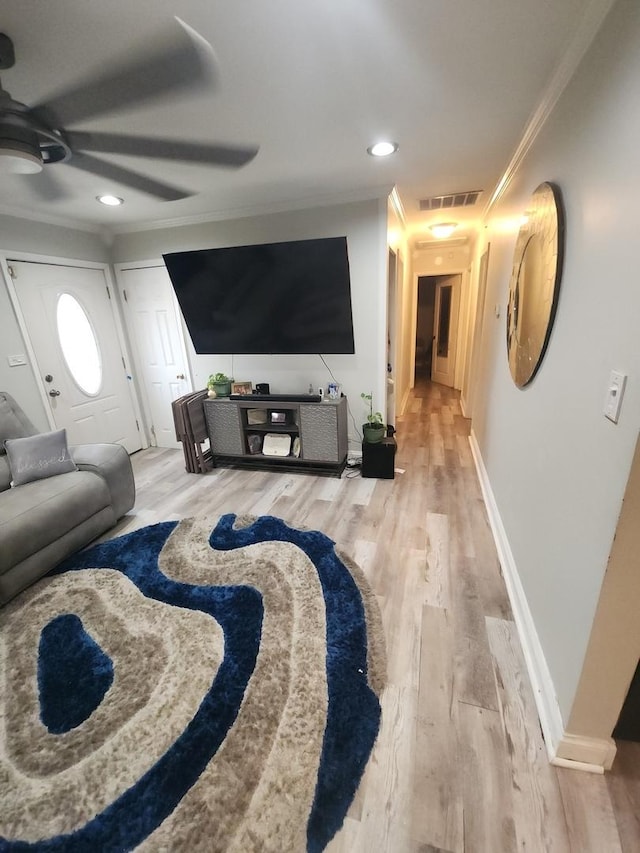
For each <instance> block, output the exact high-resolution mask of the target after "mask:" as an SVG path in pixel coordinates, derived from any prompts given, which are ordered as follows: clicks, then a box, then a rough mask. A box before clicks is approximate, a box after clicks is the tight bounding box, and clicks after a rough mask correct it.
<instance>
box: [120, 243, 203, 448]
mask: <svg viewBox="0 0 640 853" xmlns="http://www.w3.org/2000/svg"><path fill="white" fill-rule="evenodd" d="M154 267H164V268H165V270H166V264H165V262H164V261H163V260H162V258H159V259H158V258H156V259H148V260H144V261H129V262H128V263H127V262H124V263H117V264H114V265H113V270H114V273H115V277H116V282H117V289H118V299H119V300H120V302H119V304H120V309H121V311H122V316H123V323H124V328H125V329H126V333H127V335H130V334H131V330H130V329H129V326H128V324H127V312H126V311H125V309H124V303H123V295H122V293H123V291H124V290H126V287H125V285H124V282H123V280H122V278H123V277H122V273H123V272H124V271H125V270H139V269H153V268H154ZM167 275H168V273H167ZM172 295H173V306H174V310H175V315H176V325H177V327H178V338H179V340H180V352H181V354H182V358H183V361H184V366H185V373H186V382H187V385H188V386H189V388H190V389H191V390H192V391H193V372H192V369H191V360H190V359H189V352H188V350H187V342H186V339H185V334H184V323H183V319H182V311H181V310H180V305H179V303H178V299H177V297H176V295H175V292H174V293H173V294H172ZM135 353H136V349H135V347H134V348H133V349H132V358H131V361H130V364H132V365H133V366H134V368H135V372H134V384H135V386H136V388H137V393H138V395H139V398H140V402H141V405H142V419H141V424H142V427H143V429H142V432H143V434H144V436H145V438H147V436H148V437H149V439H148V441H149V446H155V445H154V443H153V441H152V438H153V436H152V434H151V424H152V423H153V418H152V415H151V406H150V405H149V401H148V399H147V395H146V393H145V391H144V385H143V383H142V381H141V380H142V379H143V378H144V374H143V370H142V365H140V364H139V362H138V359H137V358H136V357H135Z"/></svg>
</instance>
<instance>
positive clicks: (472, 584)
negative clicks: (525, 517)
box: [112, 383, 640, 853]
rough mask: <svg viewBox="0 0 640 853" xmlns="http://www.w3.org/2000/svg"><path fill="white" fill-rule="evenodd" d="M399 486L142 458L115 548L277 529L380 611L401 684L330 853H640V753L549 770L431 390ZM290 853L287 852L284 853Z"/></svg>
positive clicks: (387, 705)
mask: <svg viewBox="0 0 640 853" xmlns="http://www.w3.org/2000/svg"><path fill="white" fill-rule="evenodd" d="M397 430H398V432H397V440H398V454H397V457H396V467H397V469H400V470H401V473H400V472H398V473H396V477H395V479H394V480H369V479H362V478H360V477H359V476H355V477H354V476H347V473H349V472H346V473H345V474H344V475H343V477H342V478H340V479H338V478H326V477H316V476H312V475H308V474H278V473H269V472H262V471H247V470H232V469H225V468H219V469H216V470H215V471H212V472H210V473H209V474H206V475H196V474H187V473H185V471H184V464H183V459H182V453H181V452H180V451H174V450H161V449H149V450H146V451H142V452H140V453H137V454H135V455H134V456H133V457H132V459H133V464H134V469H135V475H136V483H137V503H136V507H135V510H134V513H133V514H132V515H130V516H129V517H127V518H126V519H125V520H123V521H122V522H121V523H120V524H119V525H118V528H117V529H115V530H114V531H112V535H114V534H119V533H124V532H128V531H130V530H133V529H135V528H136V527H140V526H142V525H145V524H150V523H154V522H156V521H163V520H168V519H177V518H182V517H186V516H189V515H195V514H206V515H208V516H211V517H212V518H215V517H217V516H218V515H220V514H222V513H225V512H235V513H252V514H255V515H260V514H265V513H269V514H273V515H278V516H280V517H281V518H284V519H285V520H286V521H287V522H288V523H290V524H292V525H294V526H300V525H305V526H307V527H314V528H318V529H321V530H323V531H324V532H325V533H327V534H328V535H329V536H331V537H332V538H333V539H334V540H335V541H336V542H337V543H338V544H339V545H340V546H341V547H343V548H344V549H345V550H346V551H347V552H348V553H350V554H351V555H352V556H353V557H354V558H355V559H356V560H357V561H358V562H359V563H360V565H361V566H362V568H363V569H364V570H365V572H366V574H367V576H368V578H369V580H370V582H371V584H372V586H373V588H374V590H375V592H376V594H377V596H378V600H379V602H380V606H381V610H382V615H383V620H384V627H385V631H386V638H387V648H388V658H389V661H388V672H389V683H388V687H387V688H386V690H385V692H384V694H383V696H382V706H383V717H382V726H381V731H380V735H379V738H378V741H377V744H376V746H375V748H374V752H373V754H372V757H371V760H370V762H369V765H368V767H367V769H366V771H365V775H364V778H363V781H362V784H361V786H360V789H359V791H358V793H357V795H356V798H355V800H354V802H353V804H352V807H351V809H350V812H349V815H348V817H347V819H346V821H345V825H344V827H343V829H342V830H341V832H340V833H339V834H338V835H337V836H336V838H335V839H334V840H333V842H332V843H331V844H330V846H329V848H328V850H329V851H330V853H365V851H366V853H370V851H375V853H405V851H406V853H463V851H464V853H502V851H504V852H505V853H507V851H508V853H511V851H531V853H538V851H540V852H541V851H554V853H564V851H570V852H571V853H619V851H622V853H632V852H633V853H637V851H639V850H640V822H639V817H638V815H639V814H640V745H638V744H624V745H621V749H620V752H619V755H618V758H617V760H616V764H615V766H614V770H613V772H612V773H610V774H607V775H605V776H596V775H592V774H585V773H579V772H576V771H573V770H558V769H556V768H553V767H551V766H550V765H549V763H548V761H547V757H546V750H545V747H544V744H543V741H542V735H541V731H540V726H539V723H538V719H537V716H536V711H535V705H534V700H533V694H532V691H531V687H530V684H529V682H528V679H527V675H526V669H525V664H524V660H523V656H522V651H521V648H520V644H519V642H518V637H517V633H516V629H515V625H514V622H513V620H512V614H511V609H510V606H509V601H508V598H507V595H506V591H505V586H504V582H503V579H502V575H501V570H500V565H499V563H498V558H497V555H496V551H495V548H494V544H493V539H492V536H491V532H490V529H489V525H488V522H487V516H486V513H485V508H484V504H483V501H482V497H481V494H480V489H479V486H478V482H477V479H476V474H475V470H474V467H473V463H472V458H471V454H470V450H469V444H468V434H469V421H467V420H466V419H465V418H463V417H462V415H461V412H460V405H459V395H458V393H457V392H455V391H452V390H450V389H448V388H444V387H442V386H438V385H432V384H430V383H424V384H422V385H421V386H420V387H417V388H416V389H415V391H414V393H413V395H412V398H411V400H410V404H409V406H408V411H407V414H406V415H404V416H403V417H400V418H398V423H397ZM283 853H286V851H283Z"/></svg>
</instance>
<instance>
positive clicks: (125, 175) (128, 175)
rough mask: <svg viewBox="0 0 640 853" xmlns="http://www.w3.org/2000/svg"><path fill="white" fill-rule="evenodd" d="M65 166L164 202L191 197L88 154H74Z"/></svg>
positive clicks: (187, 192) (186, 193)
mask: <svg viewBox="0 0 640 853" xmlns="http://www.w3.org/2000/svg"><path fill="white" fill-rule="evenodd" d="M65 165H67V166H73V167H74V168H75V169H81V170H82V171H83V172H90V173H91V174H92V175H99V176H100V177H101V178H106V179H107V180H109V181H115V182H116V183H118V184H123V185H124V186H126V187H131V188H132V189H134V190H140V192H143V193H147V194H148V195H152V196H156V197H157V198H161V199H163V200H164V201H177V200H178V199H181V198H188V197H189V196H191V195H193V193H192V192H189V190H180V189H178V188H177V187H172V186H170V185H169V184H163V183H161V182H160V181H155V180H153V178H147V177H146V176H145V175H141V174H139V173H138V172H132V171H131V170H130V169H123V168H122V167H121V166H116V165H115V164H114V163H107V162H106V161H104V160H100V159H99V158H98V157H92V156H91V155H90V154H80V153H74V154H73V155H72V157H71V159H70V160H67V162H66V164H65Z"/></svg>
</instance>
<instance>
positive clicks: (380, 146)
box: [367, 142, 398, 157]
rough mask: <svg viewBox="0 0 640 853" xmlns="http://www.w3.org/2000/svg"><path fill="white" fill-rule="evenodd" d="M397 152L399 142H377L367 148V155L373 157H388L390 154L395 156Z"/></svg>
mask: <svg viewBox="0 0 640 853" xmlns="http://www.w3.org/2000/svg"><path fill="white" fill-rule="evenodd" d="M397 150H398V143H397V142H376V144H375V145H370V146H369V147H368V148H367V154H371V156H372V157H388V156H389V154H395V152H396V151H397Z"/></svg>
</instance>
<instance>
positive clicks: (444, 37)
mask: <svg viewBox="0 0 640 853" xmlns="http://www.w3.org/2000/svg"><path fill="white" fill-rule="evenodd" d="M593 5H594V2H593V0H517V1H516V0H446V2H445V1H444V0H316V2H311V0H236V2H224V3H223V2H215V0H173V2H169V0H55V2H43V0H2V4H1V9H0V31H3V32H5V33H7V34H8V35H9V36H10V37H11V38H12V39H13V42H14V45H15V51H16V64H15V66H14V67H13V68H11V69H9V70H7V71H4V72H0V74H1V77H2V83H3V86H4V88H5V89H7V90H8V91H9V92H10V93H11V95H12V96H13V97H14V98H16V99H17V100H19V101H22V102H24V103H26V104H31V103H35V102H36V101H38V100H41V99H44V98H46V97H48V96H49V95H50V94H52V93H53V92H55V91H57V90H59V89H61V88H65V87H66V86H68V85H74V84H76V83H77V82H78V81H79V80H81V79H82V78H83V76H84V75H85V73H86V72H87V71H88V70H89V69H95V68H96V67H97V68H107V67H108V66H109V65H110V64H112V63H113V62H114V61H115V60H116V59H117V57H119V56H121V55H122V54H127V53H130V52H132V51H135V50H136V47H137V46H138V45H140V44H144V43H145V39H147V40H148V39H149V38H150V37H151V36H152V34H153V33H154V32H155V31H156V30H157V29H158V28H160V27H162V26H164V25H166V24H167V22H169V21H171V19H172V16H174V15H178V16H179V17H181V18H182V19H183V20H185V21H186V22H187V23H188V24H190V25H191V26H192V27H193V28H194V29H196V30H197V31H198V32H199V33H200V34H201V35H203V36H204V37H205V38H206V39H207V41H209V42H210V43H211V45H212V46H213V48H214V51H215V54H216V56H217V61H218V83H217V86H216V88H215V90H214V91H212V92H206V93H204V94H199V95H190V96H187V97H184V96H178V95H176V96H172V97H171V98H168V99H166V100H163V101H162V102H160V103H156V104H154V105H145V106H144V107H142V108H139V109H134V110H128V111H126V112H124V111H123V112H120V113H117V114H115V113H114V114H110V115H109V116H105V117H103V118H100V119H92V120H91V121H90V122H86V123H85V124H84V125H82V127H83V128H87V129H88V128H93V129H101V130H109V131H112V132H118V131H119V132H124V133H139V134H148V135H162V136H172V137H176V138H183V139H189V140H195V141H219V142H227V143H257V144H259V145H260V151H259V153H258V155H257V157H256V158H255V160H253V161H252V162H251V163H250V164H248V165H247V166H245V167H244V168H242V169H240V170H238V171H234V170H226V169H215V168H210V167H207V168H203V167H201V166H195V165H184V164H181V163H167V162H166V161H158V160H149V159H144V158H132V157H127V158H124V157H117V158H116V157H112V158H111V159H112V160H113V161H114V162H118V163H120V164H122V165H126V166H127V167H129V168H133V169H136V170H138V171H140V172H143V173H145V174H147V175H149V176H151V177H155V178H158V179H161V180H164V181H166V182H168V183H173V184H176V185H178V186H182V187H186V188H190V189H192V190H193V191H194V193H195V195H194V196H192V197H191V198H188V199H184V200H181V201H175V202H163V201H158V200H156V199H153V198H151V197H148V196H145V195H143V194H142V193H139V192H135V191H133V190H128V189H126V188H124V187H122V186H117V185H107V183H106V182H105V181H103V180H101V179H99V178H93V177H92V176H90V175H88V174H85V173H82V172H79V171H77V170H76V169H71V168H70V167H69V166H66V165H64V164H58V165H50V166H47V167H45V168H46V169H49V170H52V171H53V172H55V176H56V177H57V178H58V179H59V181H60V182H61V183H62V185H63V186H64V188H65V189H66V191H67V198H65V199H63V200H57V201H50V202H43V201H42V199H40V198H39V197H38V195H37V194H36V193H35V191H34V189H33V182H34V181H35V180H38V176H37V175H36V176H24V177H15V176H1V177H0V211H1V212H5V213H7V212H11V213H13V214H14V215H18V216H29V217H35V218H38V217H41V218H44V219H45V220H47V221H49V220H51V219H56V220H58V221H60V222H61V223H63V224H74V223H76V224H77V223H80V224H82V225H83V226H84V227H95V228H96V229H97V228H98V227H99V226H107V227H108V228H110V229H114V230H116V231H117V230H119V228H120V227H127V226H130V225H131V224H132V223H150V222H158V221H167V220H176V219H181V218H183V217H184V218H187V219H188V218H193V217H203V218H204V217H205V216H206V215H211V216H212V218H222V217H225V218H226V217H231V216H237V215H245V214H250V213H254V212H262V211H264V212H268V211H271V210H282V209H286V208H295V207H300V206H314V205H317V204H326V203H332V202H334V201H339V200H349V199H360V198H367V197H372V196H374V195H376V194H381V193H382V192H383V191H385V190H386V189H388V188H390V187H392V186H393V185H396V186H397V188H398V192H399V195H400V198H401V201H402V204H403V206H404V208H405V212H406V216H407V220H408V222H409V225H410V227H411V229H412V230H413V231H414V232H415V233H417V234H421V232H422V231H423V230H424V229H425V228H426V226H427V224H428V223H430V222H434V221H437V220H441V219H442V218H443V217H442V216H441V215H440V216H438V215H436V214H433V213H431V214H420V212H419V210H418V204H417V201H418V199H419V198H423V197H426V196H431V195H438V194H443V193H450V192H459V191H465V190H476V189H481V190H484V194H483V196H482V197H481V199H480V200H479V202H478V204H477V205H475V206H474V207H473V208H467V209H465V210H464V211H462V210H456V211H455V215H448V216H445V217H444V218H445V219H456V220H457V221H459V222H460V223H461V224H462V226H463V227H462V228H461V229H460V231H459V232H458V233H459V234H464V233H465V228H464V226H466V227H467V228H470V227H471V226H472V225H473V222H474V220H477V218H478V217H479V215H480V213H481V212H482V209H483V208H484V206H485V205H486V203H487V202H488V200H489V198H490V197H491V194H492V192H493V190H494V188H495V187H496V184H497V183H498V181H499V180H500V178H501V175H502V174H503V173H504V170H505V168H506V166H507V164H508V163H509V161H510V159H511V157H512V155H513V153H514V151H515V149H516V147H517V145H518V143H519V142H520V140H521V139H522V135H523V132H524V131H525V128H526V127H527V123H528V120H529V118H530V117H531V115H532V114H533V112H534V110H535V109H536V107H537V106H538V105H539V103H540V102H541V100H542V99H543V98H544V97H545V92H546V91H547V88H548V86H549V83H550V81H551V80H552V78H553V75H554V72H555V71H556V69H557V68H558V67H559V65H560V63H561V62H562V60H563V57H564V56H565V55H566V53H567V50H568V49H569V47H570V45H571V43H572V40H575V35H576V32H577V31H578V28H579V25H580V23H581V21H583V19H584V16H585V13H588V12H589V7H590V6H593ZM74 129H80V125H78V127H76V128H74ZM381 138H390V139H392V140H395V141H397V142H398V143H399V146H400V148H399V150H398V152H397V153H396V154H395V155H393V156H392V157H390V158H388V159H386V160H378V159H375V158H372V157H370V156H368V155H367V153H366V148H367V146H368V145H370V144H371V143H372V142H374V141H376V140H378V139H381ZM104 157H105V159H109V158H108V156H107V155H104ZM532 189H533V188H532ZM103 192H112V193H115V194H116V195H119V196H122V197H124V198H125V202H126V203H125V204H124V205H123V206H122V207H120V208H117V209H111V208H105V207H104V206H102V205H100V204H98V203H97V202H96V201H95V197H96V195H98V194H100V193H103ZM452 214H453V212H452ZM421 236H422V234H421Z"/></svg>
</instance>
